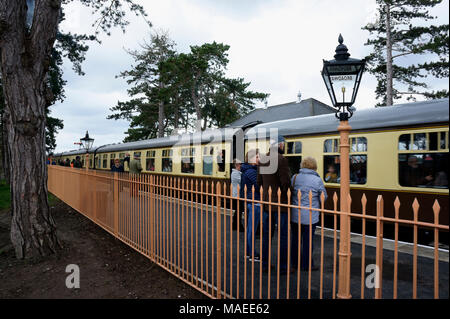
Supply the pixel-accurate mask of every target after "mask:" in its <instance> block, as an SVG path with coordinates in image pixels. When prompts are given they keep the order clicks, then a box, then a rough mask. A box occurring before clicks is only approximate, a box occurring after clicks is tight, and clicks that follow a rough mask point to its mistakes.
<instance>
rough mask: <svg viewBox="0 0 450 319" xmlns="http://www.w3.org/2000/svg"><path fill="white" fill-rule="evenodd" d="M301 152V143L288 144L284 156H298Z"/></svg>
mask: <svg viewBox="0 0 450 319" xmlns="http://www.w3.org/2000/svg"><path fill="white" fill-rule="evenodd" d="M301 152H302V142H288V143H287V148H286V154H300V153H301Z"/></svg>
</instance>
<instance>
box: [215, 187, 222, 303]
mask: <svg viewBox="0 0 450 319" xmlns="http://www.w3.org/2000/svg"><path fill="white" fill-rule="evenodd" d="M216 194H217V195H216V205H217V220H216V222H217V234H216V235H217V270H216V271H217V299H221V298H222V295H221V291H220V290H221V289H222V267H221V266H222V265H221V259H222V258H221V257H222V244H221V241H222V232H221V223H220V209H221V205H220V201H221V197H220V195H221V187H220V182H217V188H216Z"/></svg>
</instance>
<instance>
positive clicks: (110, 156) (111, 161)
mask: <svg viewBox="0 0 450 319" xmlns="http://www.w3.org/2000/svg"><path fill="white" fill-rule="evenodd" d="M115 158H116V154H115V153H113V154H109V167H113V166H114V159H115Z"/></svg>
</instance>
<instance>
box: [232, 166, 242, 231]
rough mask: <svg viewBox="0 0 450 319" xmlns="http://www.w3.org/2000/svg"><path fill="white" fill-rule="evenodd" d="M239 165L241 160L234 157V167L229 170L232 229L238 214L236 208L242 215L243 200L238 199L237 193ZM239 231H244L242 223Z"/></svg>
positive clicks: (235, 224) (239, 178)
mask: <svg viewBox="0 0 450 319" xmlns="http://www.w3.org/2000/svg"><path fill="white" fill-rule="evenodd" d="M241 165H242V162H241V161H240V160H238V159H237V158H235V159H234V160H233V166H234V168H233V169H232V171H231V185H233V192H232V194H231V196H232V197H233V204H232V205H233V209H234V213H233V225H232V226H233V230H237V225H238V222H239V221H238V214H237V210H238V209H239V214H240V216H242V212H243V211H244V206H243V205H244V202H241V201H239V195H238V185H239V187H240V186H241V175H242V173H241ZM238 201H239V207H238ZM239 231H240V232H244V231H245V227H244V225H242V223H240V225H239Z"/></svg>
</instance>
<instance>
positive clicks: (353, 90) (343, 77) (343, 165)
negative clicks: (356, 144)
mask: <svg viewBox="0 0 450 319" xmlns="http://www.w3.org/2000/svg"><path fill="white" fill-rule="evenodd" d="M338 41H339V45H338V46H337V47H336V54H335V55H334V60H331V61H325V60H324V61H323V69H322V77H323V80H324V82H325V85H326V87H327V90H328V94H329V95H330V98H331V101H332V103H333V106H334V108H335V109H336V117H337V118H338V119H339V121H340V124H339V126H338V131H339V135H340V210H341V215H340V237H339V286H338V294H337V295H338V297H339V298H351V297H352V295H351V294H350V261H351V255H352V254H351V249H350V217H349V215H348V213H350V205H349V201H348V200H349V197H350V144H349V134H350V130H351V129H352V128H351V126H350V125H349V124H348V119H349V118H350V117H352V115H353V112H352V109H351V108H350V107H351V106H352V105H353V103H355V99H356V94H358V89H359V84H360V83H361V77H362V74H363V72H364V66H365V64H366V61H365V60H364V59H363V60H358V59H352V58H350V53H348V49H347V47H346V46H345V44H343V42H344V39H343V38H342V35H340V34H339V39H338Z"/></svg>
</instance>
